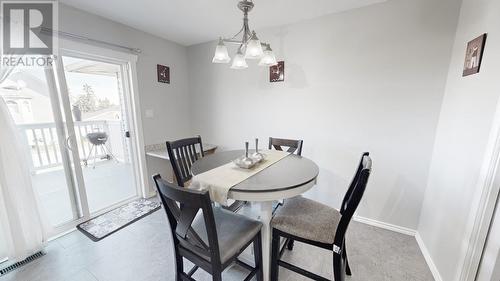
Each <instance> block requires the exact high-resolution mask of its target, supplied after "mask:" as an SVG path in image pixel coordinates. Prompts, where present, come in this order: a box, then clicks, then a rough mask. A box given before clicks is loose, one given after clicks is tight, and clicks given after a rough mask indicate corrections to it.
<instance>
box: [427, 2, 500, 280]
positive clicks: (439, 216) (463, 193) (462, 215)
mask: <svg viewBox="0 0 500 281" xmlns="http://www.w3.org/2000/svg"><path fill="white" fill-rule="evenodd" d="M499 10H500V2H499V1H496V0H463V5H462V9H461V14H460V20H459V24H458V29H457V33H456V38H455V43H454V47H453V53H452V59H451V63H450V68H449V74H448V81H447V84H446V92H445V96H444V100H443V105H442V108H441V115H440V118H439V125H438V130H437V134H436V142H435V145H434V152H433V158H432V165H431V168H430V171H429V181H428V187H427V191H426V194H425V200H424V204H423V207H422V214H421V219H420V224H419V227H418V232H419V233H420V236H421V237H422V240H423V241H424V243H425V245H426V247H427V249H428V251H429V253H430V255H431V257H432V259H433V261H434V263H435V264H436V266H437V268H438V270H439V272H440V275H441V277H442V279H443V280H445V281H447V280H457V279H458V275H459V274H460V270H461V267H462V264H461V263H462V262H463V256H464V254H465V251H466V249H467V247H468V245H469V234H470V228H471V227H472V223H471V220H470V218H471V217H474V215H475V208H476V207H475V205H474V204H473V202H477V198H478V196H479V194H480V193H481V191H482V190H481V181H482V178H483V176H484V174H483V173H482V170H481V168H482V167H484V166H483V163H484V160H485V156H486V155H485V151H487V148H488V147H489V146H490V145H491V142H489V140H490V132H491V130H492V126H493V120H494V119H495V114H496V112H497V108H498V106H497V103H498V97H499V94H500V83H499V73H500V63H499V60H500V39H499V35H500V32H499V28H498V27H499V26H500V16H499V13H498V11H499ZM485 32H487V33H488V39H487V42H486V49H485V53H484V58H483V66H482V69H481V72H480V73H479V74H477V75H473V76H469V77H462V69H463V63H464V57H465V47H466V44H467V42H468V41H470V40H472V39H473V38H475V37H477V36H479V35H481V34H482V33H485Z"/></svg>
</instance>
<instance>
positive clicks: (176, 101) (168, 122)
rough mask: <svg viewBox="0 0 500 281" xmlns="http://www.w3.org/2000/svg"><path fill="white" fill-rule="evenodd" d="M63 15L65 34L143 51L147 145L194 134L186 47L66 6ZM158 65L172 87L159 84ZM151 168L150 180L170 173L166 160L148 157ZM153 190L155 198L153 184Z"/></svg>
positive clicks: (61, 9)
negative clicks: (150, 114)
mask: <svg viewBox="0 0 500 281" xmlns="http://www.w3.org/2000/svg"><path fill="white" fill-rule="evenodd" d="M59 14H60V16H59V29H60V30H62V31H65V32H71V33H75V34H78V35H83V36H88V37H90V38H94V39H99V40H103V41H107V42H112V43H115V44H122V45H125V46H129V47H134V48H140V49H141V50H142V53H141V54H140V55H139V56H138V60H137V82H138V90H139V95H140V100H139V103H140V107H141V112H142V116H141V118H142V126H143V131H144V142H145V145H148V144H156V143H163V142H165V141H166V140H168V139H176V138H180V137H185V136H189V135H190V134H191V128H190V124H191V123H190V121H189V115H190V113H189V112H190V110H189V109H190V107H189V92H188V77H187V75H188V70H187V50H186V47H184V46H181V45H179V44H177V43H174V42H170V41H168V40H165V39H162V38H159V37H156V36H153V35H151V34H147V33H145V32H143V31H139V30H136V29H133V28H131V27H128V26H125V25H122V24H119V23H116V22H114V21H110V20H108V19H105V18H102V17H99V16H96V15H93V14H89V13H87V12H84V11H82V10H79V9H75V8H72V7H69V6H66V5H62V4H61V5H60V6H59ZM131 16H133V15H131ZM157 64H163V65H168V66H170V76H171V82H170V84H164V83H158V82H157V76H156V65H157ZM148 109H151V110H153V111H154V117H153V118H146V116H145V112H146V110H148ZM147 165H148V172H147V175H146V176H148V178H149V175H151V174H153V173H156V172H163V173H165V171H168V170H169V164H168V163H167V162H166V161H164V160H155V159H150V158H149V157H148V158H147ZM167 177H169V178H170V177H171V175H167ZM149 188H150V189H149V193H150V194H151V192H153V190H154V188H153V184H152V182H151V180H150V187H149Z"/></svg>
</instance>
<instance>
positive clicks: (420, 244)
mask: <svg viewBox="0 0 500 281" xmlns="http://www.w3.org/2000/svg"><path fill="white" fill-rule="evenodd" d="M415 239H416V240H417V244H418V247H419V248H420V251H421V252H422V255H423V256H424V259H425V262H427V266H428V267H429V269H430V270H431V273H432V276H433V277H434V280H435V281H443V279H442V278H441V275H440V274H439V270H438V269H437V267H436V265H435V264H434V261H433V260H432V258H431V255H430V254H429V251H428V250H427V247H426V246H425V244H424V241H423V240H422V237H420V234H418V232H417V234H416V235H415Z"/></svg>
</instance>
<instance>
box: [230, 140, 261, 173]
mask: <svg viewBox="0 0 500 281" xmlns="http://www.w3.org/2000/svg"><path fill="white" fill-rule="evenodd" d="M233 163H234V164H235V165H236V166H238V167H240V168H243V169H250V168H252V167H253V166H255V164H257V163H259V162H258V161H256V160H255V159H252V158H250V157H248V142H245V155H243V156H241V157H239V158H237V159H235V160H234V161H233Z"/></svg>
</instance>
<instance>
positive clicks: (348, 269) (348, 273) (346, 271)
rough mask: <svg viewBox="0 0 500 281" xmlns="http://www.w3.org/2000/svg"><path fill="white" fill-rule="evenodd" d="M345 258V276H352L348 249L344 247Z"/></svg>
mask: <svg viewBox="0 0 500 281" xmlns="http://www.w3.org/2000/svg"><path fill="white" fill-rule="evenodd" d="M344 258H345V265H346V266H345V274H347V275H349V276H351V275H352V273H351V267H350V266H349V260H348V259H347V250H346V247H345V245H344Z"/></svg>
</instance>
